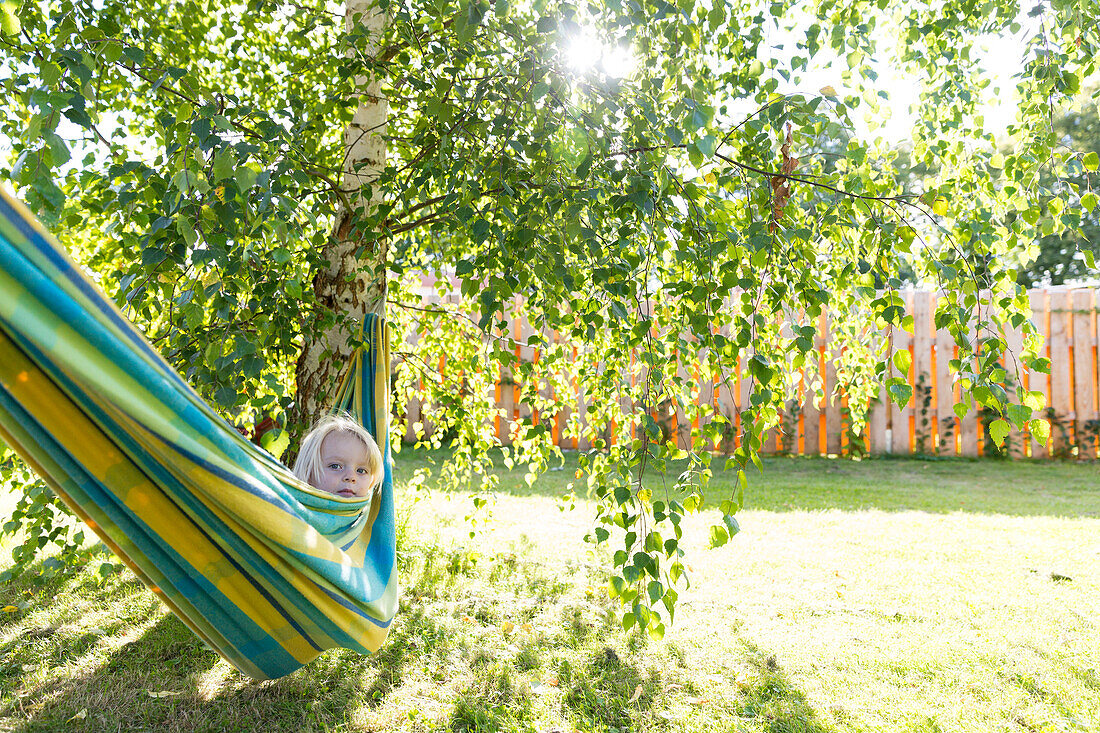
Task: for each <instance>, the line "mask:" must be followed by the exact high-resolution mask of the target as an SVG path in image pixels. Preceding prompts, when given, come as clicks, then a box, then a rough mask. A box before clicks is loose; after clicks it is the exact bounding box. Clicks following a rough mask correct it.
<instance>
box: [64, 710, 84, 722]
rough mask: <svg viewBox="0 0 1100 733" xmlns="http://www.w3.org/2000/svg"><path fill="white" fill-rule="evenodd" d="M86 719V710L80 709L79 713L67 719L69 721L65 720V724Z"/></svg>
mask: <svg viewBox="0 0 1100 733" xmlns="http://www.w3.org/2000/svg"><path fill="white" fill-rule="evenodd" d="M87 717H88V708H82V709H81V710H80V712H79V713H77V714H76V715H74V716H73V717H71V718H69V720H66V721H65V722H66V723H68V722H69V721H70V720H84V718H87Z"/></svg>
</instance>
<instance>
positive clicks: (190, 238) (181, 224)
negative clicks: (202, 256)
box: [176, 216, 199, 247]
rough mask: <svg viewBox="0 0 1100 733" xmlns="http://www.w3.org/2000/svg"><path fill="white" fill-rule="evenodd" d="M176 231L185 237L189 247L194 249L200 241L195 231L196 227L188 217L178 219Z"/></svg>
mask: <svg viewBox="0 0 1100 733" xmlns="http://www.w3.org/2000/svg"><path fill="white" fill-rule="evenodd" d="M176 231H177V232H179V234H180V236H181V237H183V241H184V242H187V246H188V247H194V246H195V243H196V242H198V241H199V234H198V232H196V231H195V227H194V226H192V225H191V222H190V220H189V219H188V218H187V217H186V216H178V217H176Z"/></svg>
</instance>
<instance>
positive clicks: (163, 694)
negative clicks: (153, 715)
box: [145, 690, 180, 697]
mask: <svg viewBox="0 0 1100 733" xmlns="http://www.w3.org/2000/svg"><path fill="white" fill-rule="evenodd" d="M145 692H146V694H148V695H149V697H175V696H176V695H179V694H180V693H178V692H172V691H170V690H162V691H160V692H153V691H152V690H146V691H145Z"/></svg>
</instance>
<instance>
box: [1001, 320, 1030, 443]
mask: <svg viewBox="0 0 1100 733" xmlns="http://www.w3.org/2000/svg"><path fill="white" fill-rule="evenodd" d="M1005 343H1006V344H1007V345H1008V348H1007V349H1006V353H1005V357H1004V360H1003V361H1002V366H1003V367H1004V368H1005V373H1006V374H1007V375H1008V376H1007V381H1006V384H1005V386H1006V387H1007V388H1008V395H1009V398H1011V399H1016V389H1015V386H1016V384H1017V383H1018V382H1019V380H1022V379H1023V367H1022V366H1021V364H1020V361H1019V358H1020V354H1021V353H1022V352H1023V350H1024V333H1023V329H1022V328H1014V329H1012V330H1011V331H1009V332H1008V333H1006V334H1005ZM1017 370H1019V372H1020V374H1019V376H1017V374H1016V372H1017ZM1019 383H1020V384H1022V382H1019ZM1009 426H1010V429H1009V431H1008V437H1007V438H1006V439H1005V446H1006V447H1007V449H1008V455H1009V456H1010V457H1012V458H1023V457H1024V456H1025V455H1026V451H1025V444H1026V441H1027V433H1026V432H1025V431H1023V430H1020V429H1018V428H1016V426H1015V425H1013V424H1012V421H1011V420H1010V421H1009Z"/></svg>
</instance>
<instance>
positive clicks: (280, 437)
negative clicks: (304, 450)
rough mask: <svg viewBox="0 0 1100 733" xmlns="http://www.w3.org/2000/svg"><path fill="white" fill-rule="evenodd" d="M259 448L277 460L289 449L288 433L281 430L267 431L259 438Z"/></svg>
mask: <svg viewBox="0 0 1100 733" xmlns="http://www.w3.org/2000/svg"><path fill="white" fill-rule="evenodd" d="M260 446H261V447H263V449H264V450H266V451H267V452H268V453H270V454H271V455H273V456H275V457H276V458H278V457H279V456H281V455H283V452H284V451H286V449H287V448H289V447H290V433H288V432H287V431H285V430H283V429H281V428H274V429H272V430H268V431H267V432H266V433H264V434H263V435H261V436H260Z"/></svg>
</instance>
